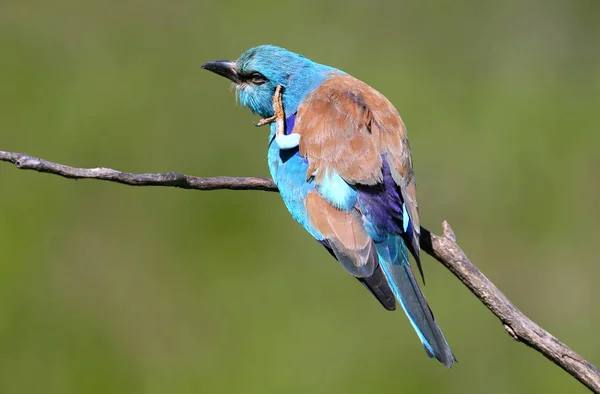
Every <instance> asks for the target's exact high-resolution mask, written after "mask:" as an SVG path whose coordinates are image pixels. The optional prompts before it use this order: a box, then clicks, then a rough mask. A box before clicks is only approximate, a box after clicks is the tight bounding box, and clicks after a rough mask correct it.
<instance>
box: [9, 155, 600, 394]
mask: <svg viewBox="0 0 600 394" xmlns="http://www.w3.org/2000/svg"><path fill="white" fill-rule="evenodd" d="M0 161H6V162H9V163H12V164H14V165H15V166H16V167H17V168H20V169H22V170H35V171H38V172H45V173H49V174H54V175H59V176H62V177H65V178H70V179H84V178H87V179H99V180H104V181H110V182H117V183H122V184H125V185H131V186H168V187H178V188H183V189H196V190H218V189H230V190H263V191H277V187H276V186H275V184H274V183H273V181H272V180H270V179H266V178H255V177H212V178H199V177H195V176H190V175H185V174H181V173H178V172H167V173H162V174H133V173H129V172H121V171H116V170H113V169H110V168H75V167H69V166H66V165H63V164H58V163H53V162H50V161H47V160H43V159H39V158H36V157H32V156H28V155H25V154H21V153H12V152H4V151H0ZM421 248H422V250H423V251H425V252H426V253H428V254H429V255H431V256H433V257H434V258H435V259H436V260H438V261H439V262H441V263H442V264H443V265H444V266H445V267H446V268H448V269H449V270H450V271H451V272H452V273H453V274H454V275H455V276H456V277H457V278H458V279H459V280H460V281H461V282H462V283H463V284H464V285H465V286H467V287H468V288H469V290H471V292H472V293H473V294H475V296H476V297H477V298H479V300H481V302H482V303H483V304H484V305H485V306H486V307H487V308H488V309H489V310H490V311H491V312H492V313H493V314H494V315H496V317H498V319H500V321H501V322H502V324H503V326H504V329H505V330H506V331H507V332H508V334H509V335H510V336H511V337H512V338H513V339H515V340H517V341H519V342H523V343H524V344H526V345H527V346H530V347H531V348H533V349H535V350H537V351H538V352H540V353H541V354H543V355H544V356H545V357H546V358H548V359H549V360H550V361H552V362H553V363H554V364H556V365H558V366H559V367H561V368H562V369H564V370H565V371H566V372H567V373H569V374H570V375H571V376H573V377H574V378H575V379H577V380H579V381H580V382H581V383H583V384H584V385H585V386H586V387H587V388H589V389H590V390H592V391H593V392H595V393H600V371H599V370H598V368H596V367H595V366H594V365H592V364H591V363H589V362H588V361H586V360H585V359H584V358H583V357H581V356H580V355H579V354H577V353H576V352H575V351H573V350H572V349H571V348H569V347H568V346H567V345H565V344H564V343H562V342H561V341H559V340H558V339H557V338H556V337H554V336H552V335H551V334H550V333H549V332H547V331H546V330H544V329H543V328H542V327H540V326H539V325H537V324H536V323H535V322H533V321H532V320H531V319H529V318H528V317H527V316H525V314H524V313H523V312H521V311H520V310H519V309H518V308H517V307H516V306H515V305H514V304H513V303H512V302H511V301H510V300H509V299H508V298H507V297H506V296H505V295H504V294H502V292H501V291H500V290H498V288H497V287H496V286H495V285H494V284H493V283H492V282H491V281H490V280H489V279H488V278H487V277H486V276H485V275H484V274H483V273H482V272H481V271H479V270H478V269H477V267H475V265H473V263H471V261H470V260H469V258H468V257H467V255H466V254H465V253H464V252H463V251H462V249H461V248H460V247H459V246H458V244H457V242H456V236H455V235H454V232H453V231H452V228H451V227H450V225H449V224H448V223H447V222H444V223H443V235H442V236H437V235H435V234H432V233H430V232H429V230H427V229H425V228H423V227H422V228H421Z"/></svg>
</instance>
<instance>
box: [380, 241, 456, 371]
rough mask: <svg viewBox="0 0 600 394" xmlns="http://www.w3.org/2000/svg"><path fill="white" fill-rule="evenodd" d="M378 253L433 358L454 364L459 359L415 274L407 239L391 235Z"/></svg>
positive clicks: (448, 364) (398, 296)
mask: <svg viewBox="0 0 600 394" xmlns="http://www.w3.org/2000/svg"><path fill="white" fill-rule="evenodd" d="M377 254H378V256H379V264H380V266H381V268H382V270H383V273H384V275H385V277H386V279H387V281H388V283H389V285H390V288H391V289H392V292H393V293H394V295H395V296H396V299H397V300H398V302H399V303H400V305H401V306H402V309H404V312H405V313H406V315H407V316H408V319H409V320H410V322H411V324H412V326H413V328H414V329H415V331H416V332H417V335H418V336H419V339H420V340H421V343H422V344H423V346H424V347H425V351H426V352H427V354H428V355H429V357H435V358H437V359H438V360H439V361H440V362H441V363H443V364H444V365H445V366H446V367H450V366H452V364H453V363H454V362H455V361H456V359H455V357H454V354H452V350H451V349H450V346H449V345H448V342H446V339H445V338H444V334H442V331H441V329H440V327H439V326H438V324H437V323H436V321H435V318H434V317H433V314H432V313H431V309H430V308H429V304H427V300H425V296H424V295H423V293H422V292H421V289H420V288H419V285H418V284H417V281H416V279H415V276H414V275H413V272H412V270H411V268H410V263H409V260H408V255H407V250H406V246H405V244H404V241H403V240H402V239H401V238H400V237H397V236H393V237H390V238H389V239H388V240H387V241H386V242H384V243H379V244H377Z"/></svg>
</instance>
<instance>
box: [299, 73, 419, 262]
mask: <svg viewBox="0 0 600 394" xmlns="http://www.w3.org/2000/svg"><path fill="white" fill-rule="evenodd" d="M294 132H296V133H299V134H300V135H301V139H300V146H299V148H300V155H301V156H303V157H305V158H307V160H308V171H307V178H310V177H313V178H314V179H313V181H314V182H315V183H316V184H317V185H318V184H324V183H326V182H328V180H327V178H328V177H330V176H331V175H332V174H338V175H339V176H340V177H341V178H342V179H343V180H344V181H345V182H346V183H348V184H349V185H352V187H353V188H354V189H356V190H360V189H361V188H362V189H365V190H366V189H368V188H370V187H371V188H372V187H375V188H380V189H381V187H383V186H384V185H386V184H387V183H388V182H386V181H387V180H386V176H387V178H390V179H389V181H391V182H392V183H393V186H392V187H391V188H388V189H389V190H388V191H389V192H390V193H392V192H396V194H397V197H398V198H397V200H398V201H387V204H390V205H394V204H396V205H399V207H400V209H392V208H394V207H390V209H389V211H390V212H392V211H393V212H392V213H393V214H395V215H396V216H397V218H396V219H397V220H398V221H400V222H403V225H402V226H401V227H400V228H401V229H402V230H403V231H402V230H401V231H399V232H396V233H398V234H399V235H400V233H403V234H401V235H404V236H405V237H408V239H407V241H409V242H407V244H408V245H409V249H410V250H411V252H413V254H414V256H415V258H416V259H417V263H418V264H419V269H420V268H421V267H420V263H419V261H418V257H419V233H420V227H419V213H418V208H417V198H416V184H415V177H414V174H413V168H412V159H411V154H410V146H409V144H408V138H407V133H406V127H405V126H404V123H403V122H402V119H401V118H400V115H399V114H398V111H397V110H396V108H394V106H393V105H392V104H391V103H390V102H389V101H388V100H387V99H386V98H385V97H384V96H383V95H382V94H381V93H379V92H378V91H376V90H375V89H373V88H371V87H370V86H369V85H367V84H365V83H364V82H362V81H360V80H358V79H356V78H354V77H352V76H349V75H346V74H340V75H335V76H333V77H331V78H330V79H328V80H326V81H325V82H323V83H322V84H321V85H320V86H319V87H318V88H317V89H315V90H314V91H313V92H312V93H310V94H309V95H308V96H307V97H306V98H305V99H304V101H303V102H302V104H301V105H300V107H299V109H298V112H297V117H296V124H295V127H294ZM392 189H393V190H392ZM330 203H332V204H333V205H334V206H335V205H339V204H337V203H336V201H331V199H330ZM311 205H312V203H311ZM323 205H324V203H323V202H320V203H319V209H320V210H321V211H324V210H325V208H323ZM307 209H309V211H310V210H311V209H315V208H314V207H312V206H309V205H308V204H307ZM331 209H332V208H327V210H331ZM313 215H314V214H313ZM347 215H351V216H352V215H354V216H352V217H358V218H359V217H360V215H358V214H357V213H356V214H355V213H348V214H347ZM406 219H408V220H406ZM356 220H358V219H356ZM407 222H408V223H407ZM361 224H362V223H361Z"/></svg>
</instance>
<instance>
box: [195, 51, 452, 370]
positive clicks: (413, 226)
mask: <svg viewBox="0 0 600 394" xmlns="http://www.w3.org/2000/svg"><path fill="white" fill-rule="evenodd" d="M202 68H204V69H207V70H210V71H212V72H214V73H217V74H219V75H222V76H224V77H226V78H228V79H230V80H231V81H232V82H233V83H234V86H235V89H236V94H237V97H238V99H239V102H240V103H241V104H242V105H243V106H246V107H248V108H250V110H251V111H252V112H253V113H254V114H257V115H260V116H261V117H263V118H274V117H275V116H276V115H277V113H276V112H277V111H276V109H277V102H278V101H279V103H280V104H279V105H281V104H283V105H282V110H283V113H285V121H284V122H283V118H282V119H281V121H280V122H279V124H280V127H277V125H276V123H271V126H270V127H271V133H270V137H269V148H268V165H269V170H270V172H271V176H272V178H273V180H274V181H275V183H276V184H277V187H278V188H279V191H280V194H281V197H282V198H283V202H284V203H285V206H286V207H287V209H288V210H289V212H290V213H291V214H292V216H293V217H294V219H296V221H298V222H299V223H300V224H301V225H302V226H303V227H304V228H305V229H306V231H308V232H309V233H310V235H312V236H313V237H314V238H315V239H316V240H317V241H318V242H320V243H321V244H322V245H323V246H324V247H325V248H326V249H327V250H328V251H329V253H331V255H332V256H333V257H335V258H336V259H337V260H338V261H339V263H340V264H341V265H342V267H344V268H345V269H346V271H348V272H349V273H350V274H351V275H353V276H354V277H356V278H357V279H358V280H359V281H360V282H362V283H363V284H364V285H365V286H366V287H367V288H368V289H369V290H370V292H371V293H372V294H373V295H374V296H375V297H376V298H377V300H379V302H380V303H381V304H382V305H383V307H384V308H386V309H388V310H394V309H395V308H396V301H397V302H398V303H399V304H400V306H401V307H402V309H404V312H405V313H406V315H407V316H408V319H409V320H410V323H411V324H412V326H413V327H414V329H415V331H416V332H417V335H418V337H419V339H420V340H421V343H422V344H423V346H424V347H425V351H426V352H427V354H428V355H429V356H430V357H435V358H437V359H438V360H439V361H440V362H442V363H443V364H444V365H445V366H447V367H450V366H451V365H452V364H453V363H454V361H456V360H455V358H454V355H453V354H452V350H450V346H449V345H448V342H447V341H446V339H445V338H444V335H443V334H442V331H441V330H440V327H439V326H438V324H437V322H436V320H435V318H434V317H433V314H432V312H431V309H430V308H429V305H428V304H427V301H426V300H425V296H424V295H423V293H422V291H421V289H420V288H419V285H418V284H417V281H416V279H415V276H414V274H413V272H412V270H411V266H410V262H409V257H408V253H409V251H410V253H411V254H412V255H413V257H414V259H415V262H416V264H417V266H418V268H419V271H421V275H422V268H421V263H420V260H419V250H420V247H419V232H420V226H419V211H418V207H417V196H416V185H415V176H414V173H413V165H412V158H411V152H410V146H409V143H408V138H407V133H406V127H405V125H404V123H403V122H402V119H401V118H400V115H399V114H398V111H397V110H396V108H394V106H393V105H392V104H391V103H390V102H389V101H388V100H387V99H386V98H385V97H384V96H383V95H382V94H381V93H379V92H378V91H376V90H375V89H373V88H372V87H370V86H369V85H367V84H366V83H364V82H362V81H360V80H358V79H356V78H354V77H352V76H350V75H348V74H346V73H345V72H343V71H340V70H338V69H335V68H333V67H329V66H326V65H323V64H319V63H316V62H314V61H312V60H310V59H307V58H306V57H304V56H302V55H299V54H296V53H293V52H290V51H288V50H286V49H283V48H279V47H276V46H271V45H263V46H258V47H256V48H251V49H249V50H248V51H246V52H245V53H244V54H242V55H241V56H240V58H239V59H237V60H234V61H215V62H210V63H206V64H204V65H202ZM276 93H277V94H276ZM278 95H279V97H278ZM263 123H266V122H263Z"/></svg>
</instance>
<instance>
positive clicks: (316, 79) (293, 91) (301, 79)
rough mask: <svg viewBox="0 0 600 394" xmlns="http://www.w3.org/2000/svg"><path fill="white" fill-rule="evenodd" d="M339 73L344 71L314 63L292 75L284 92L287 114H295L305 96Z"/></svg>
mask: <svg viewBox="0 0 600 394" xmlns="http://www.w3.org/2000/svg"><path fill="white" fill-rule="evenodd" d="M339 73H342V72H341V71H340V70H337V69H335V68H333V67H329V66H325V65H322V64H318V63H313V64H312V65H311V66H310V67H306V68H303V69H302V70H300V72H297V73H295V74H294V75H292V76H291V77H290V79H289V81H288V83H287V86H286V88H285V91H284V94H283V108H284V110H285V113H286V114H288V115H287V116H289V115H292V114H295V113H296V111H298V107H299V106H300V104H302V101H303V100H304V98H305V97H306V96H307V95H308V94H309V93H311V92H312V91H313V90H315V89H316V88H317V87H319V85H321V84H322V83H323V81H325V80H327V79H329V78H330V77H331V76H332V75H334V74H339Z"/></svg>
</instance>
